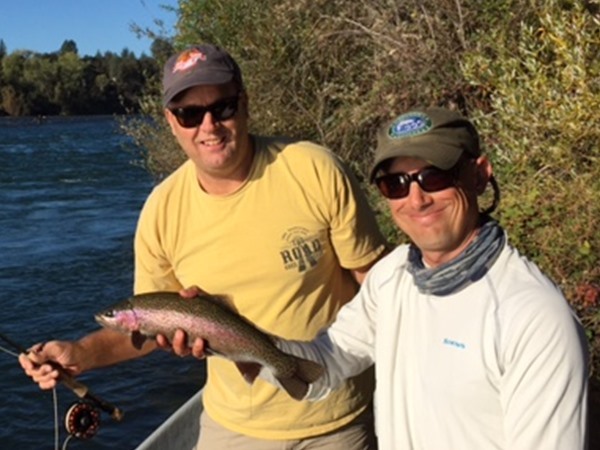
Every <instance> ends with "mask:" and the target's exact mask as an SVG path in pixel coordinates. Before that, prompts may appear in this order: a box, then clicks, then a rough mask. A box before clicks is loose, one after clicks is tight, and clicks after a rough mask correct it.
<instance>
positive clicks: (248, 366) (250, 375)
mask: <svg viewBox="0 0 600 450" xmlns="http://www.w3.org/2000/svg"><path fill="white" fill-rule="evenodd" d="M235 366H236V367H237V368H238V370H239V371H240V373H241V374H242V376H243V377H244V380H246V383H248V384H252V383H254V380H256V377H258V374H259V372H260V369H261V367H262V366H261V365H260V364H258V363H255V362H239V361H236V362H235Z"/></svg>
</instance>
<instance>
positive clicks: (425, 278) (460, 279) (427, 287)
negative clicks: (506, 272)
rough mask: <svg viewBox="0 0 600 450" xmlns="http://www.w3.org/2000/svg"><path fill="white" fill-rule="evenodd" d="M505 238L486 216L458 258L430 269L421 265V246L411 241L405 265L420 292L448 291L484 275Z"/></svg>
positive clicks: (498, 227) (455, 289) (497, 226)
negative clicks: (477, 231) (473, 237)
mask: <svg viewBox="0 0 600 450" xmlns="http://www.w3.org/2000/svg"><path fill="white" fill-rule="evenodd" d="M505 240H506V236H505V233H504V230H503V229H502V227H500V225H499V224H498V222H496V221H495V220H493V219H488V220H487V221H486V222H485V223H484V224H483V225H482V226H481V228H480V229H479V233H478V234H477V236H476V237H475V239H473V241H472V242H471V243H470V244H469V246H468V247H467V248H466V249H465V251H464V252H462V253H461V254H460V256H459V257H458V258H456V259H454V260H452V261H450V262H448V263H446V264H442V265H441V266H439V267H436V268H433V269H429V268H427V267H425V266H424V264H423V258H422V255H421V250H419V249H418V248H417V247H415V246H414V245H412V244H411V245H410V249H409V253H408V267H407V269H408V271H409V272H410V273H411V274H412V276H413V278H414V281H415V284H416V285H417V287H418V288H419V292H421V293H422V294H433V295H448V294H452V293H454V292H457V291H460V290H462V289H464V288H465V287H467V286H468V285H469V284H471V283H474V282H475V281H477V280H479V279H480V278H482V277H483V276H484V275H485V273H486V272H487V271H488V269H489V268H490V267H491V266H492V264H494V261H496V258H497V257H498V255H499V254H500V252H501V251H502V248H503V247H504V242H505Z"/></svg>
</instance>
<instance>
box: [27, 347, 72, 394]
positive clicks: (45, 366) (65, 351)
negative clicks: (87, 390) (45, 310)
mask: <svg viewBox="0 0 600 450" xmlns="http://www.w3.org/2000/svg"><path fill="white" fill-rule="evenodd" d="M76 349H77V344H76V343H75V342H69V341H49V342H46V343H39V344H36V345H34V346H33V347H31V349H30V350H29V352H28V353H27V354H24V353H21V354H20V355H19V363H20V364H21V367H22V368H23V370H24V371H25V373H26V374H27V375H28V376H29V377H31V378H32V379H33V381H34V382H36V383H37V384H38V385H39V387H40V388H41V389H53V388H54V387H56V385H57V384H58V382H59V379H60V370H59V367H60V368H62V370H64V372H66V373H68V374H69V375H78V374H79V373H81V369H80V366H79V363H78V361H77V357H76V354H77V352H76Z"/></svg>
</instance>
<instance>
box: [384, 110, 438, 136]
mask: <svg viewBox="0 0 600 450" xmlns="http://www.w3.org/2000/svg"><path fill="white" fill-rule="evenodd" d="M429 130H431V119H430V118H429V116H428V115H427V114H423V113H414V112H412V113H408V114H402V115H401V116H399V117H398V118H397V119H396V120H394V121H393V122H392V124H391V125H390V127H389V128H388V136H389V137H390V138H391V139H402V138H405V137H409V136H416V135H419V134H423V133H427V132H428V131H429Z"/></svg>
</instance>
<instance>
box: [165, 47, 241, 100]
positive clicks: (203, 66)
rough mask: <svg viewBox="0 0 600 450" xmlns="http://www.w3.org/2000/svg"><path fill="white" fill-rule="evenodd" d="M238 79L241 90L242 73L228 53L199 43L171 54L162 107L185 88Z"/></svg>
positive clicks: (167, 67) (166, 68)
mask: <svg viewBox="0 0 600 450" xmlns="http://www.w3.org/2000/svg"><path fill="white" fill-rule="evenodd" d="M230 81H235V82H236V83H237V84H238V85H239V87H240V89H241V88H242V87H243V85H242V72H241V71H240V68H239V66H238V65H237V63H236V62H235V60H234V59H233V58H232V57H231V55H230V54H229V53H227V52H226V51H225V50H223V49H222V48H220V47H217V46H215V45H211V44H202V45H196V46H193V47H188V48H186V49H185V50H183V51H181V52H179V53H177V54H176V55H173V56H171V57H170V58H169V59H168V60H167V62H166V63H165V66H164V72H163V106H164V107H166V106H167V105H168V104H169V102H170V101H171V100H173V98H175V96H176V95H177V94H179V93H181V92H183V91H185V90H186V89H189V88H191V87H194V86H199V85H211V84H226V83H229V82H230Z"/></svg>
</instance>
